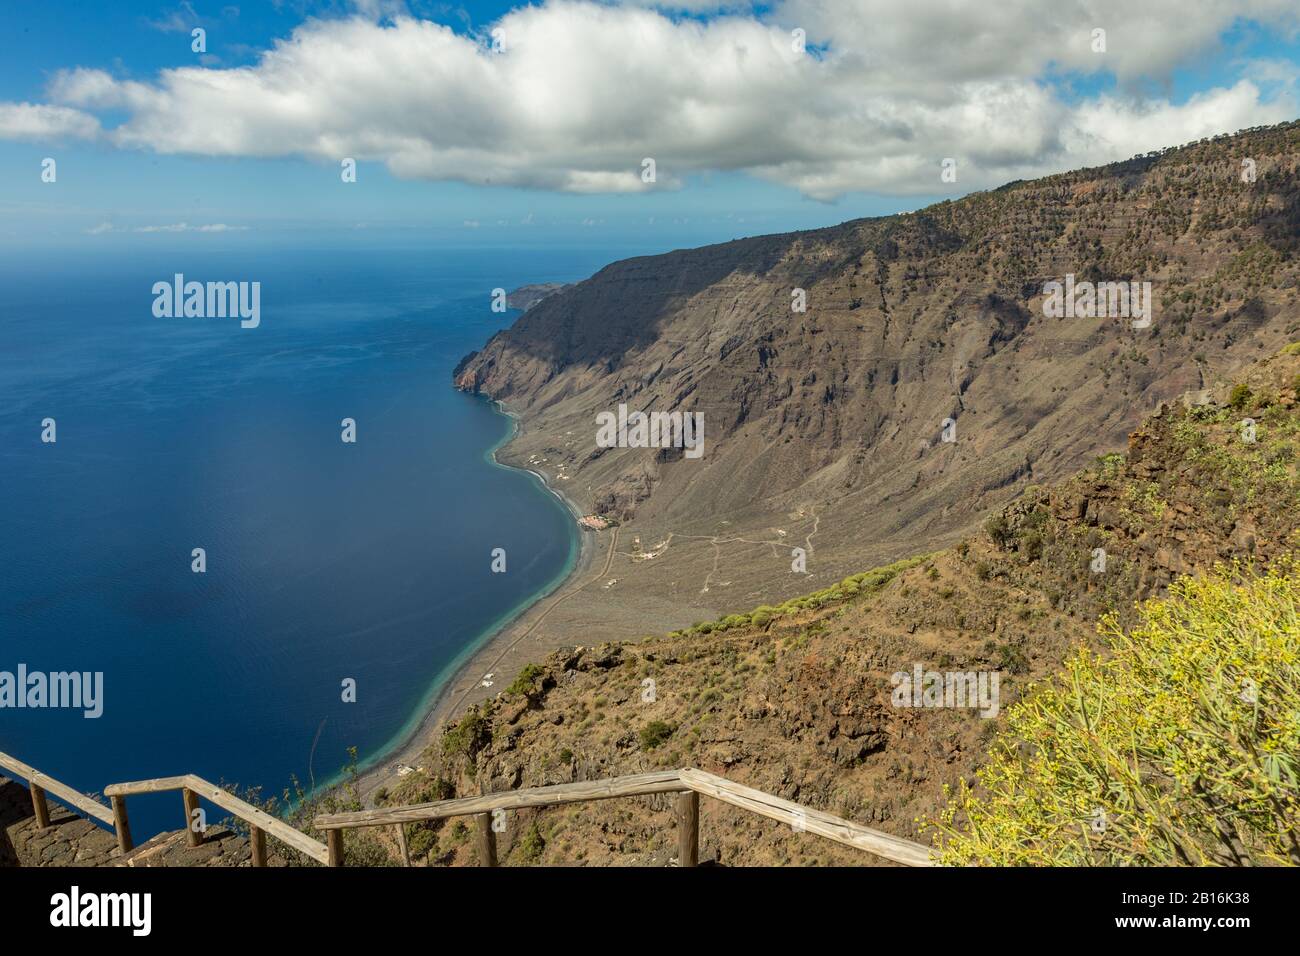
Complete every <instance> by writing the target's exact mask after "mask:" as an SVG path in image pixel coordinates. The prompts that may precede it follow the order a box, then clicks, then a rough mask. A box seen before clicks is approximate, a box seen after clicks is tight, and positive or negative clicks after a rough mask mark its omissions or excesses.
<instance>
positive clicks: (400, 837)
mask: <svg viewBox="0 0 1300 956" xmlns="http://www.w3.org/2000/svg"><path fill="white" fill-rule="evenodd" d="M393 829H394V830H396V831H397V847H398V849H400V850H401V851H402V866H410V865H411V847H410V845H409V844H408V843H407V842H406V826H405V824H402V823H399V824H398V825H397V826H395V827H393Z"/></svg>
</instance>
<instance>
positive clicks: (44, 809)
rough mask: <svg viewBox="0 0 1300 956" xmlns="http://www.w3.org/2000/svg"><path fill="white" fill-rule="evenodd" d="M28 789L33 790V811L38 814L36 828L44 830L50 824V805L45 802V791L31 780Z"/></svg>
mask: <svg viewBox="0 0 1300 956" xmlns="http://www.w3.org/2000/svg"><path fill="white" fill-rule="evenodd" d="M27 789H28V790H30V791H31V792H32V812H33V813H35V814H36V829H38V830H44V829H45V828H46V827H48V826H49V825H50V805H49V804H48V803H46V802H45V791H44V790H43V789H41V788H40V787H38V786H37V785H36V784H34V783H31V782H30V781H29V782H28V784H27Z"/></svg>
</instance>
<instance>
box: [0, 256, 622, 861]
mask: <svg viewBox="0 0 1300 956" xmlns="http://www.w3.org/2000/svg"><path fill="white" fill-rule="evenodd" d="M608 258H609V252H608V251H604V252H578V253H568V252H563V251H552V252H544V253H543V252H529V253H510V254H504V253H501V252H476V253H457V254H450V253H417V252H409V251H408V252H399V253H394V252H373V253H365V254H357V253H355V252H348V253H346V254H344V253H336V254H331V253H321V252H313V253H302V254H292V253H289V254H286V253H278V254H277V255H276V256H275V257H274V259H268V258H267V257H266V256H256V257H254V256H248V255H241V254H238V253H211V252H210V253H204V254H202V255H194V256H191V257H183V256H176V255H174V254H164V253H162V252H158V253H154V254H153V255H151V256H144V257H140V256H132V257H129V258H127V257H122V258H85V259H80V260H59V261H57V262H50V261H46V262H43V263H40V264H35V263H33V264H29V265H27V266H24V265H22V264H19V263H12V262H11V263H8V264H6V265H5V266H3V267H0V342H3V345H4V348H3V350H2V351H0V474H2V475H3V483H2V487H3V495H2V496H0V671H4V670H8V671H14V670H15V669H16V668H17V665H19V664H20V663H21V664H25V665H26V666H27V667H28V669H29V670H34V671H47V672H49V671H66V670H76V671H83V672H86V671H89V672H103V675H104V693H103V697H104V712H103V716H102V717H99V718H98V719H85V718H84V717H83V716H82V714H81V711H78V710H52V709H39V710H37V709H21V710H19V709H12V708H0V750H4V751H7V752H9V753H12V754H14V755H16V756H18V757H20V758H21V759H23V760H25V761H27V762H28V763H31V764H33V765H35V766H37V767H39V768H41V769H43V770H45V771H46V772H48V773H51V774H53V775H55V776H57V777H59V778H61V779H64V780H66V781H67V782H69V783H71V784H73V785H75V786H77V787H79V788H82V789H84V790H87V791H96V790H99V789H100V788H102V787H103V786H104V785H106V784H107V783H110V782H116V781H121V780H129V779H139V778H143V777H154V776H161V775H168V774H175V773H182V772H194V773H198V774H200V775H202V776H205V777H207V778H208V779H211V780H214V781H223V782H225V783H228V784H231V783H238V784H241V785H252V786H262V787H264V788H265V789H266V791H267V792H278V791H279V790H281V789H282V788H283V787H284V786H286V785H287V784H288V782H289V780H290V777H291V776H296V777H297V778H298V779H300V780H302V781H303V782H304V783H310V782H311V781H313V780H314V781H315V782H316V783H318V784H319V783H322V782H323V781H325V780H328V779H329V778H331V777H332V776H334V775H335V774H336V772H337V771H338V769H339V767H340V766H341V765H342V764H343V763H344V762H345V761H346V759H347V756H346V750H347V748H348V747H356V748H358V751H359V755H360V758H361V761H362V762H363V763H364V762H366V761H368V760H372V759H374V758H375V757H376V756H377V755H379V754H381V753H382V752H383V750H384V749H385V748H387V747H389V746H391V745H392V744H394V743H396V742H398V741H399V740H400V739H401V737H402V736H403V735H404V733H405V732H407V731H409V730H410V729H411V727H412V726H413V725H414V724H415V723H416V722H418V719H419V717H420V716H421V713H422V708H423V707H424V706H425V705H426V704H427V702H428V700H429V699H430V698H431V696H432V695H433V693H434V692H435V690H436V688H437V684H438V681H439V680H440V679H442V678H444V677H445V676H447V674H448V672H449V671H450V670H451V669H452V668H453V666H454V664H455V663H456V662H457V661H458V660H459V659H461V658H462V657H463V656H464V655H465V654H466V653H467V651H468V650H469V649H470V648H472V647H473V646H475V645H476V644H477V643H479V642H481V641H482V640H483V638H484V637H485V635H486V634H488V633H489V632H490V631H491V630H492V629H494V628H495V627H497V626H499V625H500V624H501V623H502V622H503V621H504V620H505V619H508V618H509V617H511V616H513V615H514V614H516V613H518V611H520V610H521V609H522V608H524V607H526V606H527V605H528V604H529V603H530V602H531V601H532V600H533V599H535V598H536V597H537V596H538V595H539V594H541V593H544V592H546V591H547V590H549V589H551V588H552V587H554V586H555V585H556V584H557V583H558V581H559V580H560V579H562V578H563V577H564V576H565V575H566V574H567V573H568V571H569V569H570V568H571V566H572V563H573V561H574V559H575V557H576V550H577V535H576V529H575V527H574V525H573V522H572V520H571V518H570V516H569V515H568V513H567V511H566V510H565V508H564V507H563V505H562V504H561V503H560V502H559V501H558V500H557V499H556V498H555V497H554V496H553V495H552V494H551V493H550V492H548V491H547V490H546V489H545V488H544V487H543V486H542V485H541V483H540V482H539V481H538V480H537V479H536V478H535V477H533V476H531V475H529V474H527V473H524V472H520V471H516V470H514V469H508V468H504V467H502V466H499V465H496V464H495V463H493V462H492V461H491V458H490V451H491V449H493V448H494V447H496V446H497V445H499V444H500V443H501V442H502V441H503V440H504V439H505V438H506V437H507V436H508V434H509V432H510V429H511V423H510V420H509V419H508V418H507V417H506V416H504V415H502V414H500V413H499V412H497V411H496V410H495V409H494V408H493V407H492V406H491V405H490V404H489V403H487V402H485V401H483V400H481V399H477V398H474V397H471V396H466V395H462V394H459V393H457V392H456V391H454V390H453V389H452V388H451V387H450V375H451V370H452V368H453V367H454V365H455V363H456V361H457V360H458V359H459V358H460V357H461V356H462V355H464V354H465V353H466V352H467V351H469V350H470V349H473V348H478V347H480V346H481V345H482V343H483V342H484V341H485V340H486V339H487V338H488V337H489V336H490V335H491V334H492V332H493V331H495V330H496V329H498V328H500V327H502V326H504V325H506V324H508V323H509V322H510V321H512V320H513V318H514V314H505V315H503V314H499V313H493V312H491V311H490V309H489V302H490V290H491V289H492V288H493V287H496V286H502V287H505V288H513V287H514V286H515V285H518V284H521V283H523V282H527V281H541V280H564V281H568V280H573V279H578V278H581V277H583V276H585V275H588V274H590V273H591V272H592V271H594V270H595V269H596V268H597V267H598V266H599V265H600V264H601V263H602V262H604V261H607V260H608ZM177 271H182V272H184V273H185V274H186V276H187V278H194V279H199V280H208V279H212V280H250V281H251V280H257V281H260V282H261V283H262V303H261V309H262V320H261V325H260V326H259V327H258V328H256V329H241V328H240V327H239V324H238V322H237V321H236V320H231V319H198V318H190V319H158V318H155V317H154V316H153V315H152V313H151V305H152V296H151V293H150V288H151V286H152V284H153V283H154V282H155V281H160V280H169V279H170V277H171V276H172V274H173V273H174V272H177ZM46 417H50V418H54V419H55V420H56V421H57V429H58V432H57V434H58V441H57V442H56V443H55V444H44V443H42V442H41V441H40V432H41V421H42V420H43V419H44V418H46ZM345 417H350V418H353V419H355V420H356V422H357V433H358V440H357V442H356V443H355V444H345V443H343V442H342V441H341V440H340V431H341V428H340V421H341V420H342V419H343V418H345ZM195 547H202V548H204V549H205V550H206V554H207V571H206V572H205V573H203V574H195V573H193V572H192V570H191V551H192V549H193V548H195ZM497 547H501V548H504V549H505V550H506V555H507V572H506V573H505V574H493V573H491V571H490V562H491V551H492V549H493V548H497ZM345 679H352V680H355V681H356V687H357V694H356V698H357V699H356V701H355V702H345V701H343V700H342V696H343V694H342V682H343V681H344V680H345ZM136 803H138V804H139V806H138V807H137V806H135V804H136ZM173 804H175V805H173ZM179 814H180V809H179V799H178V798H176V797H175V795H174V794H172V795H166V796H160V797H157V798H154V797H150V798H141V799H139V800H138V801H134V802H133V806H132V817H133V824H134V825H135V826H136V828H137V836H142V835H144V834H147V833H151V832H153V831H156V830H158V829H162V828H164V827H173V826H175V825H177V818H178V815H179Z"/></svg>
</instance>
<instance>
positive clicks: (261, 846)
mask: <svg viewBox="0 0 1300 956" xmlns="http://www.w3.org/2000/svg"><path fill="white" fill-rule="evenodd" d="M248 846H249V849H251V850H252V851H253V866H266V831H265V830H263V829H262V828H261V827H255V826H253V825H252V824H249V827H248Z"/></svg>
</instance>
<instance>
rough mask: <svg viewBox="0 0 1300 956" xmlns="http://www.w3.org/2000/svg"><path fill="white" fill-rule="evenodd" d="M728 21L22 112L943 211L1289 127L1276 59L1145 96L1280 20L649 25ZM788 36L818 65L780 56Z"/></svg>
mask: <svg viewBox="0 0 1300 956" xmlns="http://www.w3.org/2000/svg"><path fill="white" fill-rule="evenodd" d="M721 6H727V5H726V4H717V3H706V2H704V0H698V2H696V0H685V2H679V3H672V2H664V3H657V2H653V0H645V2H639V3H636V4H632V5H627V6H611V5H598V4H592V3H585V2H568V0H555V2H550V3H547V4H545V5H544V6H526V7H521V8H519V9H516V10H514V11H512V12H510V13H508V14H506V15H505V16H504V17H503V18H502V19H501V20H499V21H498V22H497V23H495V24H493V26H492V31H495V32H496V35H497V36H499V37H500V39H501V41H502V42H501V45H502V49H503V52H499V53H494V52H492V50H491V48H490V45H491V39H490V37H489V36H487V35H486V34H485V36H484V37H481V38H474V37H467V36H465V35H463V34H457V33H455V32H453V31H452V30H451V29H449V28H447V27H444V26H440V25H438V24H435V23H431V22H427V21H420V20H416V19H413V18H410V17H406V16H398V17H396V18H395V19H393V20H389V21H384V22H382V23H378V22H374V21H373V20H368V19H365V18H362V17H353V18H349V19H343V20H327V21H322V20H309V21H307V22H306V23H304V24H303V25H302V26H300V27H299V28H298V29H297V30H296V31H295V32H294V33H293V35H292V36H291V37H290V38H288V39H287V40H281V41H278V42H277V43H276V45H275V46H274V48H273V49H271V50H269V51H267V52H266V53H265V54H264V55H263V56H262V57H261V59H260V61H259V62H258V63H257V64H256V65H255V66H250V67H241V68H237V69H224V70H223V69H210V68H203V67H198V66H191V67H184V68H178V69H171V70H165V71H163V72H162V73H161V74H160V75H159V77H158V78H157V80H156V81H155V82H151V83H142V82H138V81H125V80H118V79H115V78H114V77H112V76H110V75H109V74H107V73H105V72H103V71H99V70H86V69H78V70H72V71H69V72H65V73H61V74H59V75H58V76H57V77H56V78H55V80H54V81H53V83H52V84H51V86H50V97H51V98H52V100H54V101H55V102H56V103H59V104H63V105H62V106H52V107H31V106H30V105H29V104H21V107H20V108H22V107H25V108H28V109H33V108H39V109H48V110H62V111H63V114H61V115H64V122H65V123H72V122H73V117H77V118H80V119H78V120H77V122H78V123H81V124H84V123H85V122H86V121H87V120H88V121H90V122H91V123H96V122H97V121H95V120H94V118H93V117H91V116H90V115H89V114H87V113H85V112H82V111H85V110H103V109H111V110H120V111H122V112H123V113H124V114H125V115H126V119H125V121H124V122H122V123H121V125H119V126H116V127H114V128H113V129H111V130H108V131H107V132H105V134H104V135H105V136H106V137H108V138H109V140H110V141H111V142H113V143H115V144H116V145H118V146H120V147H124V148H141V149H150V150H154V151H156V152H160V153H189V154H200V155H213V156H260V157H275V156H304V157H308V158H311V159H315V160H319V161H323V162H330V163H337V162H338V160H339V159H340V158H341V157H344V156H351V157H355V158H357V159H360V160H369V161H377V162H384V163H386V164H387V166H388V167H389V169H390V170H391V171H392V172H393V173H394V174H396V175H398V176H401V177H407V178H425V179H437V180H444V179H445V180H458V181H462V182H467V183H473V184H492V185H510V186H523V187H533V188H542V189H552V190H561V191H566V192H577V193H592V192H636V191H645V190H648V189H652V188H659V189H662V188H675V187H677V186H680V185H681V183H682V181H683V180H684V178H685V177H686V176H689V175H691V174H693V173H698V172H703V171H707V170H742V171H746V172H749V173H751V174H753V175H756V176H759V177H762V178H764V179H769V180H772V181H775V182H778V183H783V184H787V185H790V186H793V187H795V188H797V189H799V190H801V191H802V192H804V193H805V194H807V195H809V196H813V197H816V198H821V199H829V198H833V197H835V196H836V195H839V194H841V193H843V192H846V191H852V190H867V191H875V192H889V193H898V194H909V193H911V194H933V193H936V192H941V191H942V190H943V189H944V188H946V187H944V186H943V185H942V184H941V183H940V180H939V163H940V160H941V159H942V158H944V157H954V158H956V159H957V160H958V188H960V189H961V190H962V191H965V190H968V189H971V188H979V187H983V186H992V185H996V184H998V183H1001V182H1003V181H1005V180H1007V179H1011V178H1016V177H1021V176H1031V175H1037V174H1041V173H1043V172H1049V171H1053V170H1059V169H1066V168H1071V167H1074V166H1079V165H1084V164H1091V163H1099V162H1106V161H1109V160H1114V159H1120V158H1126V157H1128V156H1131V155H1133V154H1135V153H1138V152H1145V151H1147V150H1149V149H1153V148H1156V147H1159V146H1167V145H1173V144H1177V143H1180V142H1184V141H1187V140H1190V139H1194V138H1199V137H1201V136H1203V135H1208V134H1210V133H1218V132H1231V131H1233V130H1236V129H1238V128H1241V127H1244V126H1254V125H1260V124H1264V123H1272V122H1279V121H1282V120H1285V119H1290V118H1294V117H1295V115H1296V113H1297V107H1296V99H1295V89H1294V78H1295V75H1296V64H1295V63H1291V62H1288V61H1285V60H1280V61H1269V62H1268V63H1267V64H1264V63H1262V62H1256V63H1254V64H1245V65H1240V70H1239V72H1238V74H1237V75H1238V76H1240V77H1242V79H1240V80H1239V81H1237V82H1235V84H1234V85H1231V86H1229V87H1226V88H1217V89H1212V90H1207V91H1205V92H1203V93H1202V94H1200V95H1198V96H1195V97H1192V98H1191V99H1190V100H1188V101H1187V102H1184V103H1173V102H1171V101H1169V100H1168V99H1166V98H1162V97H1158V96H1155V97H1152V96H1145V95H1142V93H1141V84H1140V83H1139V81H1143V80H1147V79H1151V80H1161V79H1164V78H1167V75H1168V73H1169V71H1170V70H1172V69H1173V68H1174V67H1176V66H1179V65H1187V64H1190V63H1193V62H1198V61H1199V59H1200V58H1202V57H1204V56H1206V55H1208V54H1210V53H1211V52H1213V51H1214V49H1215V48H1216V45H1217V44H1218V42H1219V37H1220V35H1221V34H1222V33H1223V31H1224V30H1226V29H1227V28H1228V27H1229V26H1233V25H1234V24H1237V25H1239V24H1240V23H1241V22H1242V21H1243V20H1256V21H1259V22H1261V23H1266V24H1268V25H1269V26H1270V27H1271V28H1272V29H1275V30H1278V31H1283V32H1286V31H1295V30H1296V29H1297V24H1298V23H1300V6H1297V5H1296V4H1295V3H1294V0H1149V2H1145V3H1141V4H1137V3H1133V2H1131V0H1074V2H1072V3H1069V4H1062V3H1060V2H1059V0H1007V2H1005V3H998V4H987V3H978V4H977V3H960V2H954V0H909V2H907V3H897V2H895V0H785V2H784V3H782V4H780V5H778V6H777V7H776V8H775V9H774V10H773V11H772V12H771V14H770V15H765V16H764V17H763V18H762V19H760V18H757V17H756V16H755V15H753V14H752V13H751V12H750V11H749V5H748V4H746V3H736V4H731V5H730V8H731V9H737V10H739V11H741V12H738V13H736V14H733V15H721V16H715V17H713V18H712V19H708V20H705V21H702V20H700V19H697V18H694V17H678V16H669V15H665V14H664V13H662V12H660V10H659V9H654V8H656V7H657V8H662V9H678V10H680V9H706V8H707V9H716V8H718V7H721ZM796 26H798V27H801V28H803V29H805V30H806V31H807V36H808V41H809V43H810V44H817V45H818V52H817V53H815V54H806V53H799V52H796V50H795V49H794V46H793V44H792V42H791V35H790V30H791V29H792V28H794V27H796ZM1095 27H1101V28H1104V29H1105V30H1106V31H1107V51H1106V52H1105V53H1100V54H1099V53H1094V52H1093V51H1092V49H1091V47H1090V45H1089V44H1090V41H1091V31H1092V29H1093V28H1095ZM489 32H491V31H489ZM1099 71H1100V72H1108V73H1113V74H1114V75H1115V76H1116V77H1117V78H1118V79H1119V80H1120V83H1121V85H1120V90H1121V92H1112V93H1108V94H1106V95H1092V96H1084V97H1081V98H1075V97H1071V96H1068V95H1067V94H1065V93H1063V92H1062V88H1061V85H1060V83H1059V82H1058V79H1059V77H1060V76H1061V75H1062V74H1063V73H1066V74H1073V73H1078V74H1091V73H1095V72H1099ZM1288 71H1289V76H1288ZM1252 77H1253V78H1252ZM1265 79H1267V81H1268V82H1264V81H1265ZM69 107H74V108H75V109H69ZM2 109H3V107H0V110H2ZM4 115H5V114H4V113H3V112H0V136H3V135H5V132H4V131H5V129H6V127H5V124H4V122H3V117H4ZM94 128H96V129H97V126H95V127H94ZM645 157H652V158H654V159H655V161H656V167H657V182H656V183H654V184H646V183H644V182H643V181H642V178H641V162H642V159H643V158H645Z"/></svg>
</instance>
